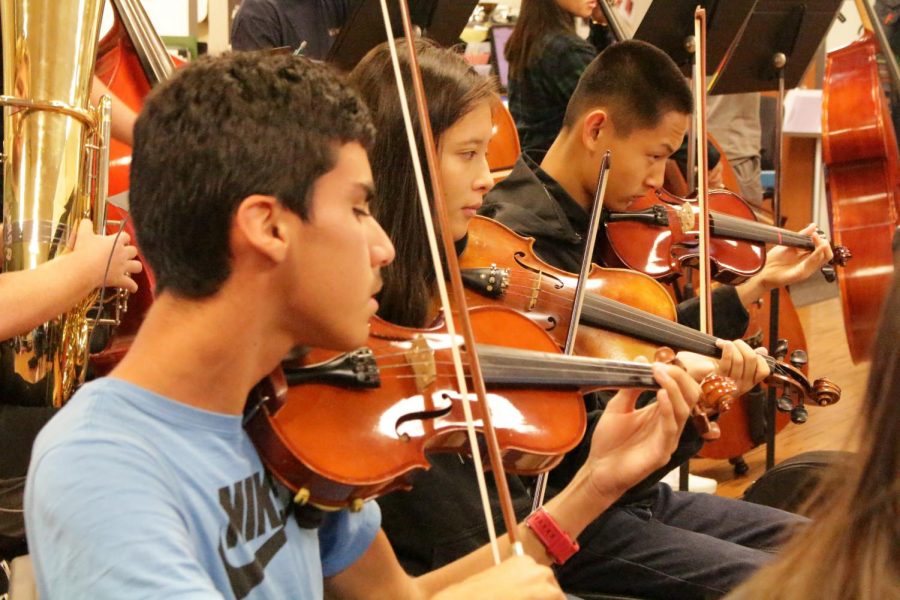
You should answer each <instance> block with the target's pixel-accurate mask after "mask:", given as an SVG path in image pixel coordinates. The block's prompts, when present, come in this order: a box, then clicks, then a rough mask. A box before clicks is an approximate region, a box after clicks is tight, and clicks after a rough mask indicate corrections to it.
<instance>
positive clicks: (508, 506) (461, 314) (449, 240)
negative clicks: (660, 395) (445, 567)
mask: <svg viewBox="0 0 900 600" xmlns="http://www.w3.org/2000/svg"><path fill="white" fill-rule="evenodd" d="M398 4H399V6H400V14H401V18H402V21H403V30H404V35H405V36H406V39H407V47H408V50H409V63H410V64H409V67H410V75H411V78H412V83H413V92H414V94H415V99H416V109H417V112H418V117H419V124H420V127H421V128H422V138H423V143H424V146H425V157H426V161H427V163H428V169H429V172H430V173H429V175H430V177H431V188H432V193H433V196H434V210H435V213H436V214H437V218H438V225H439V226H440V231H441V243H442V244H443V250H444V255H445V258H446V261H447V269H448V270H449V276H450V284H451V288H452V292H453V301H454V302H453V304H452V305H451V303H450V299H449V295H448V293H447V289H446V285H445V283H444V282H445V277H444V274H443V266H442V265H441V261H440V255H439V253H438V251H437V240H436V237H435V231H434V224H433V222H432V217H431V209H430V207H429V206H428V200H427V194H426V191H425V180H424V176H423V174H422V167H421V163H420V161H419V152H418V149H417V147H416V141H415V135H414V133H413V129H412V119H411V117H410V115H409V109H408V106H407V103H406V92H405V86H404V85H403V77H402V74H401V73H400V64H399V60H398V58H397V47H396V42H395V40H394V35H393V27H392V26H391V19H390V14H389V12H388V8H387V0H381V9H382V15H383V17H384V25H385V30H386V33H387V39H388V45H389V47H390V51H391V61H392V63H393V66H394V74H395V77H396V78H397V86H398V89H399V94H400V103H401V108H402V111H403V118H404V122H405V124H406V130H407V137H408V139H409V143H410V152H411V153H412V161H413V169H414V171H415V175H416V184H417V187H418V191H419V200H420V202H421V204H422V215H423V218H424V220H425V228H426V231H427V233H428V241H429V246H430V248H431V254H432V260H433V262H434V267H435V274H436V277H435V279H436V282H437V286H438V292H439V295H440V298H441V304H442V309H441V310H442V312H443V315H444V320H445V321H446V323H447V332H448V334H449V337H450V339H457V338H456V332H455V325H456V323H455V320H454V315H453V312H452V310H451V306H455V307H456V308H457V314H456V317H457V318H458V319H459V322H458V325H459V329H460V331H461V334H462V338H463V342H464V344H465V347H466V350H467V355H468V358H469V376H470V377H471V379H472V386H473V388H474V391H475V396H476V398H477V400H478V403H479V406H480V407H481V418H482V429H483V434H484V438H485V440H486V441H487V449H488V458H489V461H490V465H491V469H492V471H493V474H494V480H495V482H496V485H497V493H498V495H499V497H500V507H501V512H502V514H503V521H504V524H505V526H506V533H507V537H508V538H509V542H510V547H511V549H512V552H513V554H516V555H522V554H524V550H523V548H522V544H521V542H519V540H518V538H517V535H516V528H517V522H516V515H515V510H514V508H513V504H512V498H511V496H510V493H509V487H508V485H507V481H506V474H505V470H504V468H503V459H502V457H501V455H500V445H499V443H498V442H497V436H496V433H495V432H494V427H493V422H492V420H491V414H490V409H489V406H488V403H487V390H486V388H485V385H484V378H483V377H482V375H481V364H480V362H479V360H478V353H477V351H476V345H475V336H474V332H473V330H472V324H471V321H470V320H469V314H468V310H467V306H466V300H465V293H464V288H463V283H462V276H461V271H460V269H459V262H458V260H457V257H456V248H455V246H454V243H453V235H452V233H451V230H450V223H449V220H448V217H447V207H446V202H445V199H444V193H443V186H442V183H441V180H440V165H439V163H438V157H437V146H436V145H435V140H434V134H433V132H432V129H431V121H430V118H429V116H428V104H427V100H426V98H425V89H424V86H423V84H422V76H421V73H420V72H419V63H418V58H417V56H416V49H415V43H414V34H413V28H412V20H411V19H410V13H409V6H408V5H407V1H406V0H398ZM451 353H452V356H453V362H454V365H455V367H456V378H457V386H458V387H459V391H460V394H461V397H462V399H463V410H464V413H465V416H466V423H467V428H468V433H469V442H470V445H471V446H472V457H473V461H474V462H475V464H476V473H478V474H479V487H480V489H481V493H482V504H483V505H484V507H485V516H486V521H487V526H488V530H489V534H490V536H491V546H492V549H493V554H494V561H495V562H497V563H499V562H500V552H499V548H498V545H497V540H496V533H495V532H494V529H493V518H492V517H491V514H490V503H489V502H488V500H487V493H486V487H485V486H484V473H483V465H482V462H481V460H480V453H479V452H478V443H477V440H476V438H475V429H474V419H473V418H472V414H471V408H470V406H469V395H468V390H467V386H466V381H465V371H464V368H463V364H462V357H461V355H460V353H459V346H458V344H454V345H452V346H451Z"/></svg>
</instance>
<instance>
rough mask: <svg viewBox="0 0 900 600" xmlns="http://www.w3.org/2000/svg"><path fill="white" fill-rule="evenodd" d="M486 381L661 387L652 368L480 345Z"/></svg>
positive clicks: (582, 387)
mask: <svg viewBox="0 0 900 600" xmlns="http://www.w3.org/2000/svg"><path fill="white" fill-rule="evenodd" d="M478 357H479V359H480V361H481V371H482V373H483V374H484V379H485V382H487V383H490V384H494V385H499V386H511V387H512V386H515V387H518V386H521V387H529V388H531V387H536V388H553V389H559V388H575V389H579V390H582V391H588V390H595V389H619V388H635V387H637V388H650V389H657V388H658V387H659V385H658V384H657V383H656V381H655V380H654V379H653V371H652V368H651V366H650V365H648V364H643V363H633V362H623V361H614V360H604V359H599V358H588V357H583V356H569V355H566V354H556V353H551V352H536V351H532V350H517V349H514V348H507V347H504V346H491V345H484V344H478Z"/></svg>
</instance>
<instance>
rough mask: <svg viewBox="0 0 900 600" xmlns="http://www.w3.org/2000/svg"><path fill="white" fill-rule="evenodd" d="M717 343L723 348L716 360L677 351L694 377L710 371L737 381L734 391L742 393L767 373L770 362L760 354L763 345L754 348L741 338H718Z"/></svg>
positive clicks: (682, 363) (697, 378)
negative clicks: (729, 339)
mask: <svg viewBox="0 0 900 600" xmlns="http://www.w3.org/2000/svg"><path fill="white" fill-rule="evenodd" d="M716 345H717V346H718V347H719V348H720V349H721V350H722V357H721V358H720V359H718V360H716V359H714V358H710V357H708V356H702V355H700V354H695V353H693V352H679V353H678V361H679V362H680V363H681V365H682V366H683V367H684V368H685V370H686V371H687V372H688V373H689V374H690V376H691V377H692V378H693V379H694V380H695V381H702V380H703V378H704V377H706V376H707V375H710V374H716V375H721V376H723V377H728V378H731V379H733V380H734V383H735V384H736V385H737V393H738V394H739V395H743V394H745V393H747V392H748V391H750V390H751V389H752V388H753V386H755V385H756V384H757V383H759V382H760V381H762V380H764V379H765V378H766V377H768V376H769V366H768V364H767V363H766V360H765V359H764V358H763V355H764V354H766V349H765V348H762V347H761V348H757V349H755V350H754V349H753V348H751V347H750V346H749V345H748V344H747V343H746V342H744V341H743V340H736V341H734V342H729V341H726V340H719V341H718V342H716Z"/></svg>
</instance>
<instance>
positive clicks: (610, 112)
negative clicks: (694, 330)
mask: <svg viewBox="0 0 900 600" xmlns="http://www.w3.org/2000/svg"><path fill="white" fill-rule="evenodd" d="M692 105H693V102H692V97H691V92H690V89H689V88H688V86H687V85H686V83H685V81H684V78H683V77H682V75H681V73H680V72H679V71H678V69H677V67H676V66H675V64H674V63H673V62H672V61H671V60H670V59H669V58H668V57H667V56H666V55H665V54H664V53H662V52H661V51H659V50H657V49H656V48H654V47H652V46H649V45H647V44H644V43H641V42H623V43H620V44H617V45H614V46H612V47H610V48H608V49H606V50H605V51H604V52H603V53H601V54H600V55H599V56H598V57H597V58H596V59H595V60H594V61H593V62H592V63H591V64H590V65H589V66H588V68H587V69H586V71H585V72H584V74H583V75H582V78H581V80H580V82H579V84H578V87H577V89H576V90H575V93H574V94H573V96H572V99H571V101H570V102H569V106H568V110H567V113H566V117H565V121H564V126H563V129H562V131H561V132H560V134H559V135H558V136H557V138H556V140H555V141H554V142H553V144H552V146H551V148H550V150H549V151H548V152H547V154H546V156H533V155H529V154H525V155H523V156H522V157H520V160H519V162H518V163H517V164H516V166H515V168H514V169H513V172H512V173H511V174H510V176H509V178H507V179H506V180H504V181H503V182H501V183H500V184H498V185H497V187H496V188H494V189H493V191H491V192H490V193H489V194H488V195H487V197H486V200H485V204H484V206H483V207H482V209H481V211H480V212H481V214H483V215H485V216H489V217H492V218H494V219H497V220H499V221H500V222H502V223H504V224H506V225H508V226H509V227H511V228H512V229H513V230H515V231H516V232H517V233H519V234H521V235H525V236H529V237H533V238H535V249H536V251H537V254H538V255H539V256H540V257H541V258H543V259H544V260H546V261H547V262H549V263H550V264H552V265H554V266H557V267H560V268H563V269H565V270H568V271H573V272H578V270H579V268H580V266H581V260H582V255H583V252H584V244H585V242H584V236H585V234H586V232H587V227H588V213H589V210H590V209H591V207H592V205H593V201H594V200H593V199H594V191H595V188H596V184H597V178H598V172H599V167H600V161H601V158H602V156H603V155H604V153H605V152H606V151H607V150H609V151H610V152H611V163H612V168H611V171H610V175H609V181H608V184H607V190H606V197H605V199H604V208H608V209H610V210H617V211H624V210H628V208H629V206H630V205H631V203H632V202H633V201H634V200H635V199H637V198H639V197H641V196H643V195H644V194H645V193H646V192H647V191H648V190H651V189H654V188H657V187H659V186H661V185H662V181H663V172H664V168H665V162H666V159H667V158H668V157H669V155H671V154H672V153H673V152H674V151H675V149H677V148H678V147H679V146H680V145H681V143H682V139H683V138H684V135H685V132H686V130H687V128H688V125H689V121H690V115H691V112H692ZM803 233H808V234H810V235H811V236H812V237H813V239H814V240H815V245H816V248H815V250H814V251H812V252H808V253H806V252H801V251H798V250H795V249H787V248H781V247H780V248H776V249H774V250H772V251H770V252H769V254H768V258H767V261H766V266H765V268H764V269H763V270H762V271H761V272H760V273H759V274H757V275H756V276H754V277H753V278H751V279H750V280H749V281H747V282H746V283H744V284H742V285H739V286H737V287H731V286H721V287H719V288H717V289H716V290H715V291H714V292H713V306H714V311H713V312H714V316H713V322H714V324H715V328H716V330H715V333H716V335H717V336H719V337H723V338H726V339H732V338H737V337H740V336H741V335H743V333H744V330H745V329H746V327H747V311H746V308H745V307H747V306H749V304H750V303H751V302H753V301H755V300H756V299H757V298H759V297H761V296H762V294H763V293H764V292H766V291H768V290H770V289H772V288H774V287H779V286H783V285H788V284H790V283H793V282H796V281H800V280H802V279H805V278H806V277H808V276H809V275H810V274H812V273H814V272H815V271H816V270H817V269H818V268H820V267H821V266H822V265H823V264H824V263H825V262H827V261H828V260H830V259H831V249H830V248H829V246H828V244H827V243H826V242H825V241H824V240H822V239H820V238H819V237H818V236H816V235H815V233H814V228H813V227H812V226H810V227H809V228H806V229H804V230H803ZM596 262H599V261H596ZM678 316H679V321H681V322H682V323H685V324H694V326H696V325H695V324H696V322H697V310H696V304H694V303H683V304H682V306H680V307H679V315H678ZM691 433H692V431H691V429H690V428H687V429H686V431H685V436H683V438H682V441H681V443H680V444H679V448H678V450H677V451H676V452H675V454H674V455H673V456H672V460H671V461H670V464H669V466H670V467H673V468H674V467H675V466H677V465H678V464H680V463H682V462H683V461H684V460H685V459H687V458H689V457H690V456H692V455H693V454H694V453H696V451H697V450H698V449H699V447H700V445H701V444H702V440H700V439H699V437H698V436H696V435H691ZM664 473H665V471H664V470H661V471H659V472H658V473H656V474H654V475H653V476H652V477H650V478H648V479H647V480H646V481H644V482H643V483H642V484H641V485H640V486H638V487H637V488H636V489H634V490H632V491H631V492H629V494H627V495H626V498H625V499H624V500H623V501H622V502H620V503H618V504H617V505H616V506H615V507H613V508H612V509H610V510H609V511H607V512H606V513H605V514H604V515H603V516H602V517H600V519H598V520H597V521H596V522H595V523H594V524H592V526H591V527H589V528H588V529H587V530H586V531H585V532H584V533H583V534H582V537H581V538H580V540H579V541H580V543H581V545H582V547H583V548H589V549H590V550H589V552H582V553H579V554H578V555H576V556H575V557H574V558H573V559H572V560H571V561H570V562H569V563H568V564H566V565H565V566H563V567H561V568H560V569H559V570H558V571H557V576H558V577H559V579H560V582H561V584H562V585H563V587H564V589H570V590H602V591H606V592H620V593H627V594H637V595H639V596H641V597H652V598H705V597H711V596H712V597H714V596H720V595H723V594H724V593H726V592H727V591H728V590H729V589H731V588H732V587H733V586H735V585H736V584H738V583H739V582H740V581H742V580H743V579H744V578H746V577H747V576H748V575H750V574H751V573H752V572H753V571H754V570H755V569H756V568H757V567H759V566H760V565H761V564H763V563H764V562H766V561H768V560H770V558H771V555H770V551H771V550H773V549H774V548H776V547H777V545H778V544H779V543H780V542H781V540H782V537H783V533H784V531H785V529H786V528H788V527H789V526H791V525H793V524H796V523H799V522H802V520H801V519H800V518H797V517H794V516H793V515H789V514H787V513H783V512H781V511H777V510H773V509H769V508H766V507H762V506H758V505H754V504H749V503H744V502H740V501H734V500H729V499H725V498H720V497H716V496H709V495H706V494H693V493H682V492H674V491H672V490H671V488H670V487H669V486H667V485H665V484H662V483H657V482H658V481H659V479H660V478H661V477H662V475H663V474H664ZM555 476H556V477H557V478H558V480H559V481H562V482H564V481H565V473H564V471H559V472H557V473H556V474H555ZM553 483H554V482H553V481H552V480H551V486H552V485H553Z"/></svg>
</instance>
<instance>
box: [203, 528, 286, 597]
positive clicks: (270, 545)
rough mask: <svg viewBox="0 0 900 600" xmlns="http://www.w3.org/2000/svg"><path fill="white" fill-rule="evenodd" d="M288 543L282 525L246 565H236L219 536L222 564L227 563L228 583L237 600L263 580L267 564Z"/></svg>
mask: <svg viewBox="0 0 900 600" xmlns="http://www.w3.org/2000/svg"><path fill="white" fill-rule="evenodd" d="M228 527H229V528H231V527H232V526H231V525H229V526H228ZM286 543H287V534H286V533H285V532H284V527H282V528H281V529H279V530H278V531H276V532H275V533H274V534H272V537H270V538H269V539H268V540H266V541H265V543H264V544H263V545H262V546H260V547H259V549H258V550H257V551H256V553H255V554H254V555H253V560H251V561H250V562H248V563H247V564H245V565H240V566H237V567H236V566H234V565H232V564H231V563H230V562H228V558H227V556H226V555H225V544H224V543H223V539H222V536H221V535H220V536H219V558H220V559H221V560H222V564H223V565H225V573H226V574H227V575H228V583H229V584H230V585H231V591H232V592H233V593H234V596H235V598H237V600H241V598H245V597H246V596H247V594H249V593H250V591H251V590H252V589H253V588H255V587H256V586H258V585H259V584H260V583H261V582H262V580H263V578H264V577H265V576H266V574H265V569H266V566H267V565H268V564H269V562H271V560H272V558H273V557H274V556H275V555H276V554H277V553H278V551H279V550H281V547H282V546H284V545H285V544H286Z"/></svg>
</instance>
